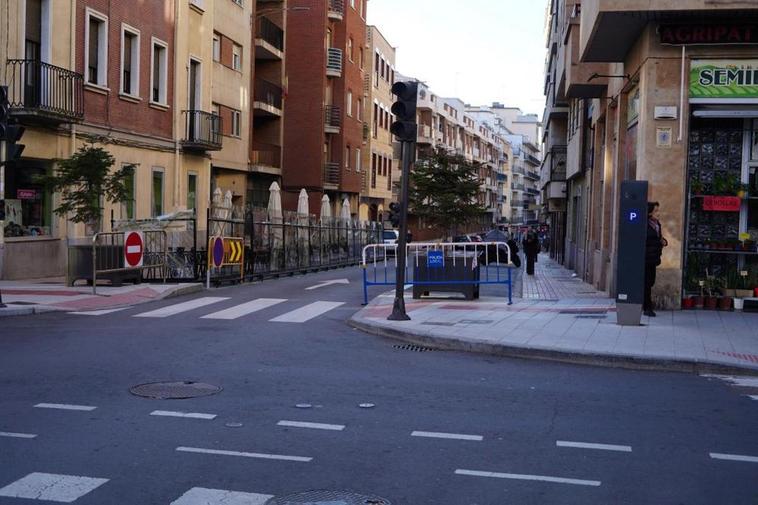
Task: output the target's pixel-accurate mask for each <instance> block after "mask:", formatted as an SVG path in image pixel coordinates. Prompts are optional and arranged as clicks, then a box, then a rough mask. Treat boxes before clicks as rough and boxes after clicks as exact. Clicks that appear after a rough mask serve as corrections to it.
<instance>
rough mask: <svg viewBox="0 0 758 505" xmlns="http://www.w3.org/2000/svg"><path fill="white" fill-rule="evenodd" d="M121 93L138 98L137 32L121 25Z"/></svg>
mask: <svg viewBox="0 0 758 505" xmlns="http://www.w3.org/2000/svg"><path fill="white" fill-rule="evenodd" d="M121 93H124V94H125V95H132V96H139V31H138V30H136V29H134V28H132V27H130V26H127V25H121Z"/></svg>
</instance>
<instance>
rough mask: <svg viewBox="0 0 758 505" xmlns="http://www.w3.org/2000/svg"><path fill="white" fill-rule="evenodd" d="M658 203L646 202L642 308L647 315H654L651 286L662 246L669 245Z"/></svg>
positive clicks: (659, 262) (658, 263)
mask: <svg viewBox="0 0 758 505" xmlns="http://www.w3.org/2000/svg"><path fill="white" fill-rule="evenodd" d="M659 212H660V204H659V203H658V202H649V203H648V204H647V238H646V240H645V299H644V301H643V304H642V310H643V311H644V314H645V315H646V316H648V317H655V315H656V314H655V311H654V310H653V297H652V292H653V286H654V285H655V269H656V268H657V267H658V265H660V264H661V255H662V254H663V248H664V247H666V246H667V245H669V243H668V241H667V240H666V239H665V238H664V237H663V234H662V232H661V223H660V221H658V214H659Z"/></svg>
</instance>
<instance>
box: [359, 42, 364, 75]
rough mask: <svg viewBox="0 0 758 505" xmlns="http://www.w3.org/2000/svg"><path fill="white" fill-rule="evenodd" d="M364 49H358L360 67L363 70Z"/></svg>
mask: <svg viewBox="0 0 758 505" xmlns="http://www.w3.org/2000/svg"><path fill="white" fill-rule="evenodd" d="M363 58H364V57H363V47H361V48H359V49H358V64H359V65H360V68H361V70H363Z"/></svg>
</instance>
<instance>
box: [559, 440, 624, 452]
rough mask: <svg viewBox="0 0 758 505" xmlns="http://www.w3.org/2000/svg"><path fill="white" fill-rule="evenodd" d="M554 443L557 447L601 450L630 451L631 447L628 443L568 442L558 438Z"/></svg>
mask: <svg viewBox="0 0 758 505" xmlns="http://www.w3.org/2000/svg"><path fill="white" fill-rule="evenodd" d="M555 445H556V446H558V447H573V448H575V449H597V450H601V451H618V452H632V447H631V446H629V445H613V444H593V443H587V442H568V441H565V440H558V441H556V442H555Z"/></svg>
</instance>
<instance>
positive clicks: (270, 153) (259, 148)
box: [250, 142, 282, 174]
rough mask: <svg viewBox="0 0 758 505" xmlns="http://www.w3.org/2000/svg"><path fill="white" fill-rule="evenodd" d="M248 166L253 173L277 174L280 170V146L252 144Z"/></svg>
mask: <svg viewBox="0 0 758 505" xmlns="http://www.w3.org/2000/svg"><path fill="white" fill-rule="evenodd" d="M250 165H251V168H252V170H253V171H254V172H266V173H274V174H279V173H280V172H281V169H282V146H277V145H274V144H263V143H258V142H256V143H254V144H253V152H252V156H251V159H250Z"/></svg>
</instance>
